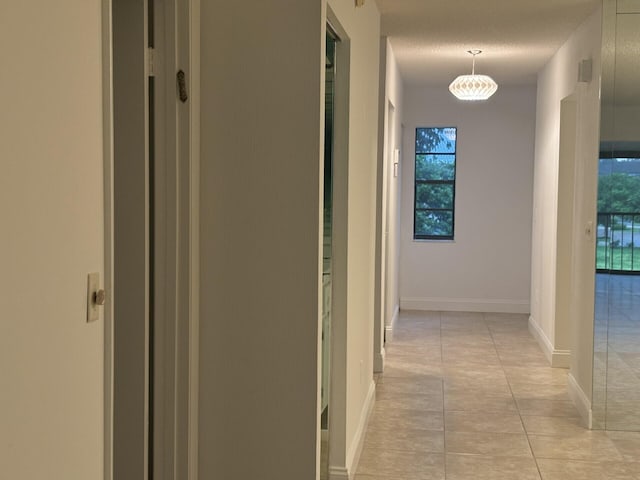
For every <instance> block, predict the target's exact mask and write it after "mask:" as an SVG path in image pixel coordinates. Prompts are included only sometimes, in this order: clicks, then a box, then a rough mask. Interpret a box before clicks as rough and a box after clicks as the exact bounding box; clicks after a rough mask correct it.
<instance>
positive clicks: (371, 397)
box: [346, 380, 376, 478]
mask: <svg viewBox="0 0 640 480" xmlns="http://www.w3.org/2000/svg"><path fill="white" fill-rule="evenodd" d="M375 403H376V384H375V382H374V381H373V380H371V383H370V384H369V392H368V393H367V398H366V400H365V401H364V405H363V407H362V411H361V412H360V422H359V423H358V428H357V429H356V434H355V435H354V437H353V442H352V443H351V446H350V447H349V449H348V450H347V465H346V467H347V474H348V477H347V478H353V477H355V473H356V470H357V468H358V463H359V462H360V455H361V454H362V448H363V447H364V438H365V433H366V432H367V426H368V425H369V417H370V416H371V412H372V411H373V405H374V404H375Z"/></svg>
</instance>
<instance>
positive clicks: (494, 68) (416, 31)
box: [376, 0, 601, 85]
mask: <svg viewBox="0 0 640 480" xmlns="http://www.w3.org/2000/svg"><path fill="white" fill-rule="evenodd" d="M376 2H377V4H378V7H379V8H380V11H381V13H382V34H383V35H386V36H388V37H389V38H390V40H391V44H392V46H393V50H394V52H395V54H396V57H397V60H398V64H399V67H400V70H401V72H402V76H403V78H404V80H405V82H406V83H407V84H408V85H448V84H449V83H450V82H451V81H452V80H453V79H454V78H455V77H456V76H457V75H461V74H465V73H469V72H470V70H471V56H470V55H469V54H468V53H466V52H467V50H473V49H480V50H483V53H482V55H480V56H479V57H478V58H477V61H476V71H477V73H483V74H487V75H491V76H492V77H493V78H494V79H495V80H496V81H497V82H498V83H499V84H501V85H522V84H533V83H535V81H536V74H537V72H538V71H539V70H540V69H541V68H542V67H543V66H544V64H545V63H546V62H547V60H548V59H549V58H551V56H552V55H553V54H554V53H555V52H556V51H557V49H558V48H559V47H560V46H561V45H562V44H563V43H564V41H565V40H566V39H567V38H568V37H569V35H571V32H573V31H574V30H575V29H576V27H578V26H579V25H580V24H581V23H582V22H583V21H584V20H585V19H586V18H587V17H588V16H589V15H590V14H591V13H593V12H594V11H595V10H596V8H597V7H598V6H599V5H600V3H601V1H600V0H376Z"/></svg>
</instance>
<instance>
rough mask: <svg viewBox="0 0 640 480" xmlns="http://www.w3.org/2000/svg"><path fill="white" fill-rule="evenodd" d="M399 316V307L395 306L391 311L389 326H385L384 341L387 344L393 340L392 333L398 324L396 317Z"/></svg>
mask: <svg viewBox="0 0 640 480" xmlns="http://www.w3.org/2000/svg"><path fill="white" fill-rule="evenodd" d="M399 316H400V305H398V304H396V306H395V308H394V309H393V315H392V316H391V324H390V325H385V327H384V331H385V340H386V341H387V342H391V341H392V340H393V332H394V331H395V329H396V325H397V324H398V317H399Z"/></svg>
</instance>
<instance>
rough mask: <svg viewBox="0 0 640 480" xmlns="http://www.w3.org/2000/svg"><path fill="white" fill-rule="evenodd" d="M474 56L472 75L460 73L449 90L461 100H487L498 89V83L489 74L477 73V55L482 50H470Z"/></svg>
mask: <svg viewBox="0 0 640 480" xmlns="http://www.w3.org/2000/svg"><path fill="white" fill-rule="evenodd" d="M469 53H470V54H471V55H472V56H473V66H472V67H471V75H460V76H459V77H458V78H456V79H455V80H454V81H453V82H451V85H449V91H450V92H451V93H452V94H453V95H455V96H456V97H457V98H459V99H460V100H469V101H474V100H476V101H477V100H487V99H488V98H489V97H491V95H493V94H494V93H496V91H497V90H498V84H497V83H496V82H495V81H494V80H493V78H491V77H488V76H487V75H476V55H479V54H481V53H482V50H469Z"/></svg>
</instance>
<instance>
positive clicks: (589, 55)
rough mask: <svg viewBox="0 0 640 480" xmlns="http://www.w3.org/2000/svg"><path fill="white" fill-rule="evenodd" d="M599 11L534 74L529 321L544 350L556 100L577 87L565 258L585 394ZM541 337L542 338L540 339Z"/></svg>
mask: <svg viewBox="0 0 640 480" xmlns="http://www.w3.org/2000/svg"><path fill="white" fill-rule="evenodd" d="M600 32H601V14H600V11H598V12H596V13H595V14H593V15H592V16H591V17H590V18H589V19H587V20H586V21H585V22H584V23H583V24H582V25H581V26H580V27H579V28H578V29H577V30H576V31H575V32H574V33H573V34H572V35H571V37H570V38H569V39H568V40H567V42H566V43H565V44H564V45H563V46H562V47H561V48H560V49H559V50H558V52H557V53H556V54H555V56H554V57H553V58H552V59H551V60H550V61H549V62H548V63H547V65H546V66H545V67H544V68H543V70H542V71H541V72H540V73H539V75H538V100H537V110H538V117H537V123H536V153H535V186H534V207H533V208H534V209H533V254H532V265H531V268H532V285H531V299H532V305H531V320H532V324H533V325H534V328H535V329H537V330H538V332H539V337H541V341H542V342H543V343H546V344H547V349H549V348H551V349H552V350H553V349H554V348H555V344H556V330H557V328H556V324H555V322H556V318H555V311H556V310H555V309H556V305H555V303H556V302H555V299H556V274H557V272H556V266H557V261H556V251H557V250H556V249H557V240H558V237H557V220H558V190H559V188H564V187H565V186H563V185H559V182H558V172H559V155H560V112H561V108H560V107H561V101H562V100H563V99H564V98H566V97H568V96H569V95H571V94H573V93H574V92H575V93H576V102H577V118H578V122H577V125H576V164H575V176H574V178H575V180H574V182H575V183H574V188H575V191H574V199H575V200H574V205H573V212H572V217H573V226H572V230H573V238H574V241H573V250H572V260H571V269H572V271H571V285H572V287H571V288H572V292H571V297H572V298H571V304H570V307H569V309H570V319H569V321H570V332H571V335H570V336H571V345H570V349H571V371H572V375H573V376H574V377H575V379H576V381H577V383H578V384H579V385H580V387H581V388H582V390H583V391H584V393H585V394H586V395H588V396H589V397H590V395H591V366H592V355H593V289H594V268H595V267H594V261H595V260H594V255H595V253H594V248H595V246H594V245H595V244H594V242H593V239H592V238H591V237H588V236H586V235H585V227H586V224H587V222H588V221H593V222H595V214H596V187H597V169H598V162H597V159H598V140H599V137H600V135H599V112H600V110H599V91H600V82H599V75H598V72H599V71H600V44H601V33H600ZM584 59H592V60H593V71H594V72H595V74H594V79H593V81H591V82H590V83H588V84H578V83H577V76H578V63H579V62H580V61H581V60H584ZM545 338H546V340H545Z"/></svg>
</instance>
